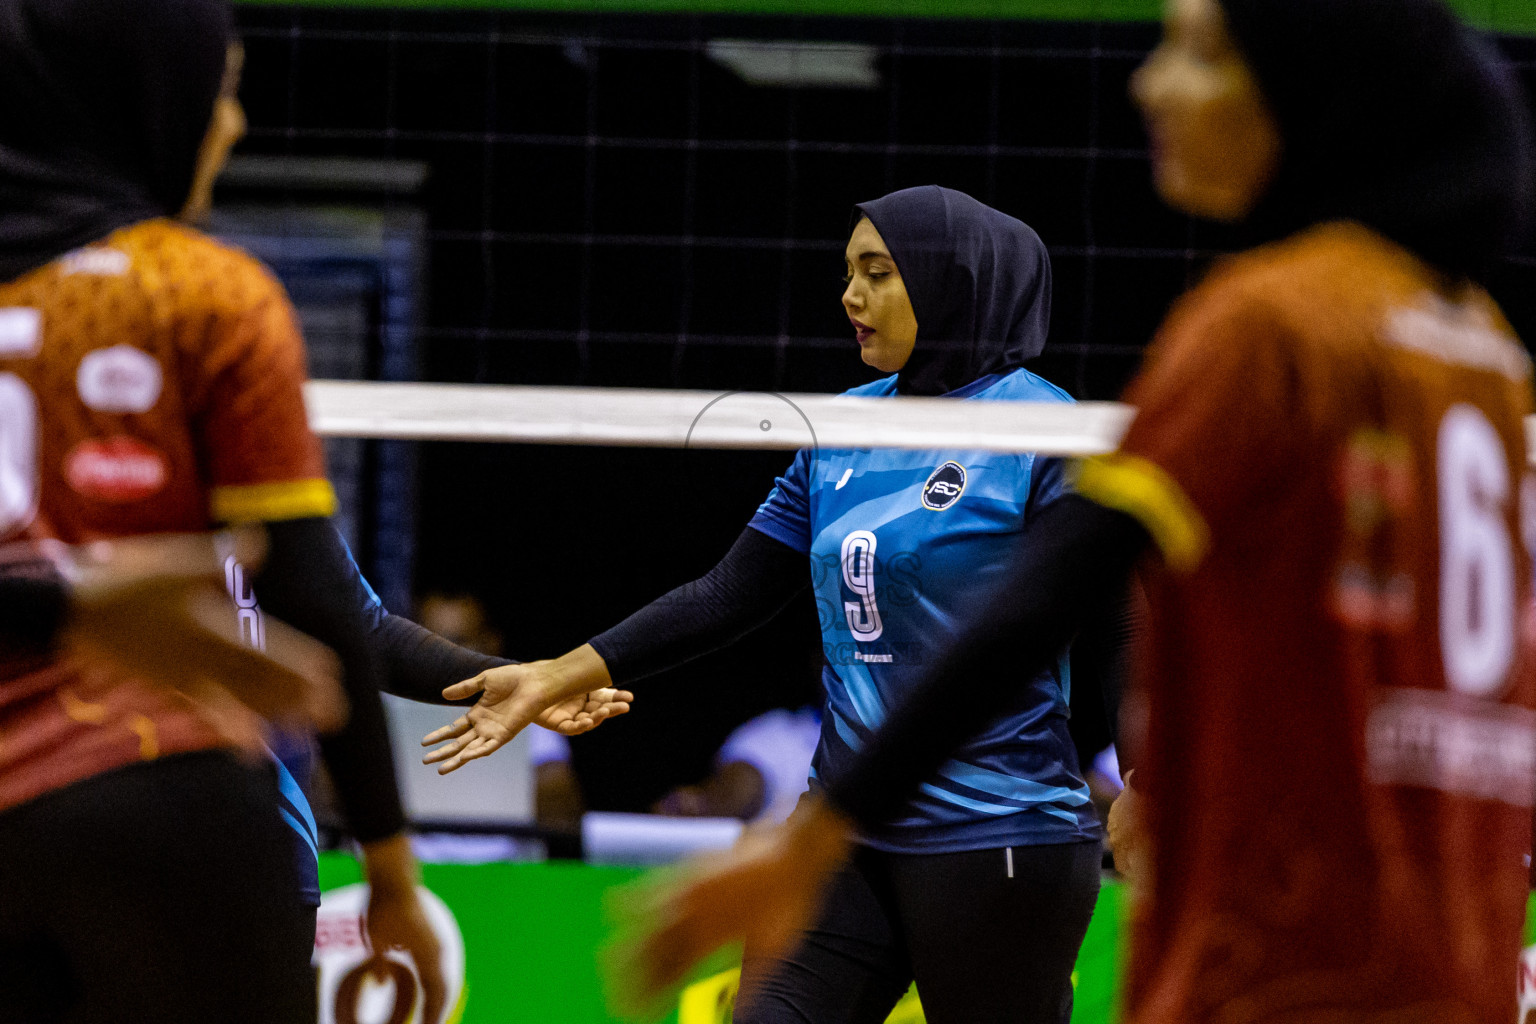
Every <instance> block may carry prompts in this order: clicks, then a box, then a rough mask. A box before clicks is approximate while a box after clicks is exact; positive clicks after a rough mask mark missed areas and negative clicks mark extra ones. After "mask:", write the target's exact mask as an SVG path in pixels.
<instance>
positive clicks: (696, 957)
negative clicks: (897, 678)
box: [604, 798, 853, 1018]
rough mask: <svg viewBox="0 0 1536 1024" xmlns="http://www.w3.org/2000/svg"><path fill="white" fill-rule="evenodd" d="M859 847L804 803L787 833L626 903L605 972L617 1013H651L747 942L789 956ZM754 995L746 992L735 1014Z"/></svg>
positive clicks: (813, 803)
mask: <svg viewBox="0 0 1536 1024" xmlns="http://www.w3.org/2000/svg"><path fill="white" fill-rule="evenodd" d="M852 842H853V829H852V827H851V825H850V824H849V822H848V821H847V819H845V818H844V817H843V816H842V815H840V814H839V813H837V812H836V811H835V810H833V809H832V808H831V807H830V806H829V805H828V804H827V803H826V802H825V801H823V800H821V799H819V798H806V799H805V800H804V801H802V803H801V806H800V808H799V809H798V810H797V811H796V812H795V814H794V816H793V817H792V818H790V820H789V821H787V822H785V823H784V824H783V825H777V826H774V827H772V828H766V829H753V830H749V831H748V832H747V833H746V834H744V835H743V836H742V838H741V840H740V841H739V842H738V843H737V844H736V845H735V847H733V848H732V849H731V850H730V851H728V852H726V853H721V854H714V855H711V856H708V857H703V858H700V859H698V860H695V861H692V862H690V863H688V864H686V865H684V866H682V867H681V868H678V869H675V870H673V871H669V872H663V873H662V874H661V875H660V876H659V877H657V878H655V879H652V880H649V881H646V882H643V883H641V884H640V885H639V886H638V887H636V888H634V889H632V890H630V891H628V892H627V893H624V894H623V895H621V896H620V897H619V899H618V901H617V902H616V905H615V910H616V913H617V915H618V917H619V923H618V930H617V932H616V934H615V936H614V938H613V940H612V942H611V944H610V947H609V949H608V951H607V955H606V957H605V965H604V966H605V972H606V974H607V981H608V993H609V1001H610V1003H611V1005H612V1007H613V1008H614V1010H615V1012H617V1013H619V1014H620V1015H621V1016H624V1017H629V1018H639V1017H644V1016H648V1015H650V1014H652V1013H653V1012H654V1011H655V1010H657V1009H659V1008H660V1007H661V1006H662V1005H663V1003H664V1002H665V1001H667V1000H668V999H669V997H671V995H672V994H673V993H674V990H675V989H676V988H677V987H678V986H680V985H681V984H682V983H683V981H684V980H685V979H686V978H687V976H688V974H689V972H690V971H691V970H693V969H694V968H695V967H697V966H698V965H699V964H700V963H701V962H702V961H703V960H704V959H705V958H707V957H708V956H709V955H710V954H711V953H713V952H715V951H716V950H718V949H720V948H722V947H724V946H726V945H729V944H732V943H736V942H745V943H746V944H747V945H748V946H750V947H751V949H752V952H753V954H754V955H755V956H763V957H773V956H777V955H780V954H782V953H785V952H787V951H788V950H789V949H790V947H791V946H792V945H793V944H794V943H795V942H796V940H797V939H798V938H799V936H800V934H801V933H802V932H803V931H805V929H806V928H807V927H808V926H809V925H810V923H811V921H812V919H813V917H814V916H815V914H816V912H817V910H818V909H819V908H820V906H821V897H822V891H823V889H824V888H825V886H826V883H827V881H828V880H829V879H830V878H831V876H832V874H833V873H834V872H835V871H836V870H837V868H838V867H839V866H840V865H841V864H842V863H843V861H844V860H845V859H846V858H847V856H848V851H849V849H850V847H851V846H852ZM751 995H752V994H751V993H750V992H743V993H742V994H741V998H740V999H739V1000H738V1005H743V1004H745V1002H746V1001H748V1000H749V999H750V998H751Z"/></svg>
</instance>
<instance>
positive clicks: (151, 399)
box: [75, 345, 162, 412]
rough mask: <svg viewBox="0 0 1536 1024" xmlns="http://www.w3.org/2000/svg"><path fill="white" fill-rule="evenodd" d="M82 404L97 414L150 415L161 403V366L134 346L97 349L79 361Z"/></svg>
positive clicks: (77, 377)
mask: <svg viewBox="0 0 1536 1024" xmlns="http://www.w3.org/2000/svg"><path fill="white" fill-rule="evenodd" d="M75 383H76V385H77V386H78V387H79V389H80V401H82V402H84V403H85V404H86V406H87V407H88V408H91V409H95V410H96V411H97V412H148V411H149V410H150V409H152V408H153V407H154V404H155V402H157V401H159V399H160V388H161V383H162V382H161V376H160V364H159V363H158V362H156V361H155V357H154V356H152V355H150V354H149V353H148V352H145V351H143V350H142V349H137V348H134V347H133V346H132V345H114V346H113V347H111V348H103V349H97V350H96V351H95V352H92V353H91V354H90V355H88V356H86V357H85V358H84V359H82V360H80V372H79V373H78V374H76V377H75Z"/></svg>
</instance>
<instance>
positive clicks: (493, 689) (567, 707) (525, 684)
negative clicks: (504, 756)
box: [421, 661, 635, 775]
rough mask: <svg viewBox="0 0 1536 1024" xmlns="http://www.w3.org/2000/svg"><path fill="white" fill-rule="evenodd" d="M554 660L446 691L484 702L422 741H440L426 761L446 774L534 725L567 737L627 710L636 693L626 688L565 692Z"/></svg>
mask: <svg viewBox="0 0 1536 1024" xmlns="http://www.w3.org/2000/svg"><path fill="white" fill-rule="evenodd" d="M549 665H550V662H539V661H535V662H529V663H527V664H523V665H504V666H502V667H500V668H493V669H489V670H487V671H485V672H482V673H480V674H479V675H478V676H475V677H474V678H473V679H466V680H464V681H463V682H462V683H455V684H454V685H453V686H450V687H448V689H446V690H444V691H443V696H444V697H447V698H448V699H449V700H463V699H464V698H466V697H473V696H474V695H475V694H477V693H478V694H480V700H479V702H478V703H476V704H475V706H474V707H472V708H470V709H469V711H467V712H466V713H465V714H464V715H462V716H460V717H459V718H458V719H456V720H455V721H453V722H452V723H451V724H449V725H445V726H443V727H442V728H441V729H438V730H437V731H436V732H434V733H432V734H431V735H429V736H427V737H426V738H425V739H424V740H422V741H421V742H422V745H423V746H432V745H433V744H441V745H440V746H437V747H436V748H435V749H433V750H431V751H429V752H428V753H427V755H426V757H425V758H423V761H424V762H425V763H426V764H435V765H437V766H438V769H437V770H438V772H439V773H440V774H443V775H446V774H448V773H449V772H451V771H455V770H457V769H458V768H460V767H462V766H463V765H464V764H466V763H468V762H470V761H473V760H475V759H477V758H481V757H487V756H489V755H491V754H494V753H495V752H496V751H498V750H500V749H501V748H502V747H503V746H505V745H506V744H507V743H509V742H510V741H511V740H512V738H513V737H514V736H516V735H517V734H518V733H520V732H522V731H523V729H525V728H527V727H528V726H529V725H530V724H534V723H536V724H538V725H541V726H543V727H544V728H546V729H550V730H553V731H555V732H558V733H560V734H562V735H564V736H579V735H581V734H582V733H584V732H589V731H591V730H592V729H595V728H597V727H598V726H599V725H601V724H602V723H603V722H605V721H606V720H608V719H609V718H613V717H615V716H617V715H622V714H625V713H626V712H628V711H629V705H630V702H631V701H633V700H634V699H635V698H634V695H633V694H632V693H630V692H629V691H627V690H618V689H614V688H612V687H603V688H600V689H595V690H586V691H582V692H580V693H576V694H568V693H565V692H562V687H563V686H564V685H565V684H564V681H563V680H562V679H561V677H560V676H559V675H558V674H556V673H555V672H553V671H551V670H550V668H549V667H548V666H549Z"/></svg>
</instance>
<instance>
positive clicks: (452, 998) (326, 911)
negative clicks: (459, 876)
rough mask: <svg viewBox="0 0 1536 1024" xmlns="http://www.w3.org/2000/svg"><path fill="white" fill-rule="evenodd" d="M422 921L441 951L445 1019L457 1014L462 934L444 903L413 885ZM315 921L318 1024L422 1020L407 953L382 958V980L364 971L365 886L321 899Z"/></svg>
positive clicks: (369, 955)
mask: <svg viewBox="0 0 1536 1024" xmlns="http://www.w3.org/2000/svg"><path fill="white" fill-rule="evenodd" d="M416 895H417V896H419V897H420V898H421V907H422V910H424V911H425V912H426V915H427V922H428V924H430V925H431V926H432V931H433V933H434V934H435V935H436V936H437V941H438V943H439V944H440V945H441V947H442V971H443V981H444V982H445V983H446V985H447V988H448V993H447V995H448V999H447V1006H446V1007H445V1010H446V1012H447V1019H448V1020H457V1019H458V1018H459V1014H460V1013H462V1011H463V998H464V935H463V933H462V932H460V931H459V923H458V922H457V921H456V920H454V917H453V912H452V911H451V910H449V909H448V906H447V904H445V903H444V902H443V901H442V900H440V899H438V897H437V895H436V894H435V893H433V892H432V891H431V890H429V889H427V888H425V887H423V886H417V887H416ZM322 899H323V902H322V903H321V904H320V913H319V916H318V917H317V918H316V920H315V964H316V966H318V967H319V969H320V1024H360V1022H364V1021H367V1022H370V1024H371V1022H380V1024H382V1022H388V1024H396V1022H399V1024H405V1022H407V1021H410V1022H421V1024H436V1022H422V1021H421V1015H422V1009H423V1008H422V1005H421V1004H422V999H423V993H422V989H421V981H420V976H419V974H418V973H417V970H416V964H415V962H414V961H412V960H411V957H410V955H409V954H407V953H405V952H404V951H402V950H398V949H392V950H390V951H389V952H388V953H386V954H385V958H386V959H385V962H384V964H383V967H384V970H383V971H382V974H383V975H384V978H383V980H382V981H381V980H378V979H376V978H375V977H374V975H373V973H372V972H371V971H369V970H368V969H367V967H368V964H369V962H370V961H371V960H372V957H373V951H372V950H370V949H369V948H368V944H367V938H366V936H365V934H364V932H363V926H364V914H365V912H366V910H367V908H368V886H367V885H365V884H358V885H349V886H346V887H344V888H341V889H332V890H331V891H330V892H328V893H326V894H325V895H324V896H323V897H322Z"/></svg>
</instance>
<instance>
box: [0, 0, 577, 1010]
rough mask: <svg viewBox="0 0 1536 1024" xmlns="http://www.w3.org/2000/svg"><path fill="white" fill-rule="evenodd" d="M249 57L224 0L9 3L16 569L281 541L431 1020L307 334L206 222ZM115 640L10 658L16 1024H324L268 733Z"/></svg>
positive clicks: (374, 873)
mask: <svg viewBox="0 0 1536 1024" xmlns="http://www.w3.org/2000/svg"><path fill="white" fill-rule="evenodd" d="M233 40H234V26H233V18H232V14H231V11H230V9H229V6H228V4H227V2H225V0H0V542H5V543H6V548H5V551H4V555H5V557H4V560H3V565H0V572H3V573H4V574H7V575H11V576H26V575H29V574H32V573H34V571H35V570H36V569H37V567H38V566H40V565H44V564H46V562H47V556H48V551H49V550H50V545H51V544H53V543H56V542H63V543H66V544H77V545H78V544H88V543H90V542H93V541H97V540H102V539H110V538H121V537H129V536H138V535H150V534H164V533H186V532H200V531H206V530H208V529H209V528H210V527H212V526H214V525H216V524H220V523H246V522H251V523H262V524H265V527H266V534H267V552H266V561H265V565H264V567H263V568H262V570H261V572H260V573H259V575H258V577H257V579H256V581H255V585H256V589H257V592H258V593H259V595H260V598H261V601H262V604H263V606H264V608H265V610H266V611H267V612H269V613H271V614H273V615H276V616H278V617H279V618H281V619H283V620H286V621H288V622H291V623H293V624H294V625H296V626H298V627H299V628H301V629H303V630H304V631H305V632H308V633H310V634H312V635H313V636H315V637H318V638H320V639H321V640H324V641H325V642H326V643H327V644H329V645H330V646H331V647H332V648H333V649H334V650H335V651H336V653H337V655H338V656H339V658H340V660H341V663H342V666H343V678H344V681H345V686H346V690H347V697H348V703H349V704H350V716H349V717H348V719H347V724H346V725H345V727H344V728H342V729H341V730H339V731H337V732H334V733H332V734H331V735H329V736H326V737H323V738H322V741H321V748H322V751H323V753H324V755H325V758H326V761H327V763H328V765H329V767H330V770H331V773H332V776H333V779H334V780H335V782H336V786H337V791H338V794H339V796H340V799H341V803H342V805H343V809H344V811H345V812H346V814H347V817H348V820H349V823H350V825H351V827H352V830H353V833H354V834H355V835H356V837H357V838H358V839H359V840H360V841H361V842H362V844H363V849H364V853H365V860H366V866H367V872H368V876H369V881H370V883H371V885H372V890H373V891H372V897H371V901H370V905H369V910H368V921H367V927H368V932H369V935H370V939H371V941H372V943H373V945H374V948H375V951H376V953H377V954H378V955H382V952H383V950H385V949H387V948H389V947H391V946H401V947H404V948H406V949H407V950H408V951H409V952H410V953H411V954H412V956H413V957H414V958H415V960H416V963H417V965H418V967H420V968H421V973H422V975H423V982H424V987H425V990H426V992H427V997H426V1005H425V1008H424V1013H423V1019H425V1020H429V1021H435V1020H436V1019H438V1018H439V1017H440V1016H441V1013H442V1010H443V1009H444V1008H443V1007H442V1005H441V1004H442V994H443V990H444V986H443V984H442V981H441V978H440V972H439V971H438V970H437V969H436V962H437V955H438V954H437V943H436V939H435V937H434V936H433V934H432V931H431V928H430V926H429V925H428V923H427V921H426V919H425V917H424V915H423V914H422V911H421V908H420V906H419V903H418V901H417V897H416V892H415V882H416V875H417V871H416V866H415V863H414V861H413V860H412V858H411V855H410V850H409V846H408V844H407V840H406V837H405V835H404V833H403V825H404V819H403V815H402V813H401V809H400V803H399V797H398V794H397V792H396V788H395V782H394V775H393V766H392V764H391V760H390V748H389V744H388V736H387V732H386V730H385V722H384V717H383V711H382V707H381V705H380V702H379V698H378V694H377V690H376V685H377V684H378V683H380V682H381V681H382V680H381V674H380V672H379V670H378V667H377V665H376V659H375V651H374V650H373V649H372V647H371V638H370V629H371V628H373V626H374V621H373V620H374V618H376V617H377V616H371V611H370V609H369V608H367V607H366V606H365V605H364V603H363V602H362V600H361V599H360V598H359V586H358V583H359V580H358V578H357V573H356V567H355V566H354V565H353V564H352V562H351V559H350V557H349V555H348V553H347V552H346V550H345V547H344V545H343V544H342V543H341V540H340V537H339V535H338V534H337V533H336V531H335V529H334V527H332V525H331V524H330V522H329V518H328V517H329V516H330V514H331V512H332V510H333V508H334V505H335V499H334V496H333V494H332V490H331V487H330V484H329V483H328V482H327V480H326V479H325V471H324V465H323V460H322V452H321V448H320V444H319V441H318V440H317V439H316V438H315V436H314V435H313V434H312V433H311V432H310V430H309V427H308V424H307V419H306V415H305V410H304V404H303V396H302V391H301V386H302V384H303V381H304V377H305V369H304V355H303V345H302V339H301V337H300V334H299V331H298V327H297V325H296V323H295V319H294V314H293V309H292V307H291V304H290V303H289V301H288V299H287V296H286V295H285V294H284V292H283V290H282V288H281V286H280V285H279V284H278V283H277V282H276V280H275V279H273V278H272V277H271V275H270V274H268V273H267V272H266V271H265V270H264V269H263V268H262V267H261V266H260V265H259V264H257V263H256V262H255V261H254V260H252V259H251V258H249V257H248V256H246V255H244V254H242V253H239V252H237V251H234V250H232V249H229V248H227V247H224V246H222V245H219V244H218V243H216V242H214V241H213V240H211V239H209V238H207V237H205V236H203V235H201V234H199V233H197V232H196V231H194V230H192V229H191V228H189V227H187V226H185V225H184V223H182V222H185V221H192V220H195V219H197V218H199V217H200V216H201V215H202V214H203V213H205V212H206V210H207V208H208V204H209V201H210V198H211V195H212V186H213V181H214V179H215V178H216V176H217V175H218V173H219V170H220V169H221V167H222V166H223V164H224V161H225V159H226V158H227V156H228V153H229V150H230V147H231V146H232V145H233V144H234V142H235V141H236V140H237V139H238V138H239V137H240V135H241V133H242V132H243V130H244V116H243V113H242V112H241V110H240V107H239V104H238V102H237V101H236V99H235V90H236V85H237V82H238V77H239V63H240V61H239V58H240V52H239V49H238V47H236V46H234V45H232V44H233ZM178 217H179V218H180V221H181V222H178V220H177V219H173V218H178ZM362 589H366V588H362ZM25 591H26V587H25V586H24V585H22V586H20V587H18V588H17V591H16V592H13V594H12V597H13V599H22V598H20V597H17V593H20V594H21V595H23V597H24V594H25ZM55 594H56V591H55ZM55 611H57V609H55ZM47 620H48V616H46V615H45V616H44V617H43V619H42V620H40V622H39V623H34V624H33V626H31V627H28V628H26V629H23V630H22V632H23V633H40V632H43V631H45V630H46V629H47V628H48V627H49V622H48V621H47ZM118 621H119V622H120V623H122V624H132V623H140V624H142V623H143V621H144V620H143V617H134V616H126V615H124V616H119V618H118ZM120 639H121V642H119V643H117V644H116V645H115V646H114V647H113V649H111V650H107V651H97V652H95V653H96V654H100V655H105V656H95V655H93V654H92V653H91V652H86V653H85V654H83V655H82V654H78V653H77V651H76V650H75V649H74V648H64V649H60V650H38V649H36V648H35V647H34V648H33V649H30V650H28V649H26V648H25V647H24V646H21V645H11V644H6V645H5V646H3V647H0V864H3V865H4V869H3V870H0V1021H8V1020H26V1021H50V1020H71V1021H102V1022H106V1021H113V1022H121V1021H138V1020H144V1021H148V1020H154V1021H161V1022H168V1021H199V1022H205V1021H211V1020H218V1021H250V1022H252V1024H257V1022H260V1024H273V1022H285V1021H295V1022H296V1021H313V1020H314V1015H315V1007H314V996H315V993H314V984H313V976H312V973H311V971H310V967H309V954H310V950H311V948H312V940H313V926H314V910H313V907H307V906H305V905H304V904H303V903H302V901H301V899H300V897H299V889H300V885H299V878H298V875H297V873H296V871H295V861H294V855H293V848H292V844H291V841H290V839H289V838H288V835H289V834H288V830H287V829H285V828H284V827H283V825H282V824H281V822H280V820H279V816H278V810H277V793H276V786H275V785H274V780H273V778H272V774H271V771H270V770H268V769H267V768H265V767H264V766H263V763H262V761H261V759H260V758H246V757H241V756H238V755H239V753H240V751H239V750H238V749H236V748H234V747H232V746H231V740H230V737H231V736H232V735H233V736H246V737H253V736H254V735H255V734H256V732H255V729H254V727H252V728H248V729H242V728H238V727H234V728H231V727H230V726H232V725H235V726H238V723H232V722H230V721H228V720H226V721H221V722H211V721H210V720H209V717H210V716H209V715H208V714H207V713H206V710H204V709H199V708H198V707H196V706H194V704H193V703H192V702H191V701H189V700H188V699H187V697H186V696H185V694H183V693H180V692H177V691H175V690H172V689H168V688H165V687H162V686H158V685H153V684H152V681H151V680H150V679H149V678H147V677H145V676H136V675H134V674H132V673H129V672H124V671H123V669H122V665H123V663H124V662H125V661H127V662H129V663H133V662H134V661H135V660H136V659H139V658H141V657H142V655H143V653H144V650H145V647H146V645H148V644H155V643H160V644H165V645H171V644H174V643H176V642H177V639H178V637H177V634H176V633H175V632H174V631H166V632H163V633H156V634H155V635H151V636H144V637H139V638H136V639H137V643H134V642H132V641H133V639H134V638H120ZM205 653H206V648H205V647H201V646H197V647H187V648H185V649H181V650H176V651H172V652H169V654H170V656H173V657H181V658H184V659H188V661H189V664H188V665H187V668H188V670H190V671H192V672H195V671H196V670H197V669H198V668H199V667H201V668H204V669H206V670H207V671H210V672H214V671H218V670H219V669H220V667H221V666H222V665H223V664H225V663H224V662H220V663H206V664H204V665H202V666H198V665H196V664H192V663H190V659H194V658H197V657H199V656H200V655H202V654H205ZM151 661H152V659H151ZM142 668H144V669H147V670H149V674H150V675H159V674H160V673H159V671H158V669H160V668H163V665H154V664H151V663H150V662H144V663H143V664H142ZM258 703H259V702H258ZM222 710H223V712H224V713H225V716H226V719H227V717H228V716H229V715H231V714H234V713H235V709H233V708H231V707H227V706H226V707H224V708H223V709H222ZM556 710H557V711H558V710H559V709H556ZM580 714H581V707H580V705H579V704H578V706H577V708H576V709H575V710H574V711H570V712H567V713H563V718H562V715H561V714H557V715H555V718H557V719H561V720H571V719H573V718H579V716H580ZM546 724H549V723H548V722H546ZM577 731H579V730H577ZM237 746H238V745H237Z"/></svg>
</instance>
